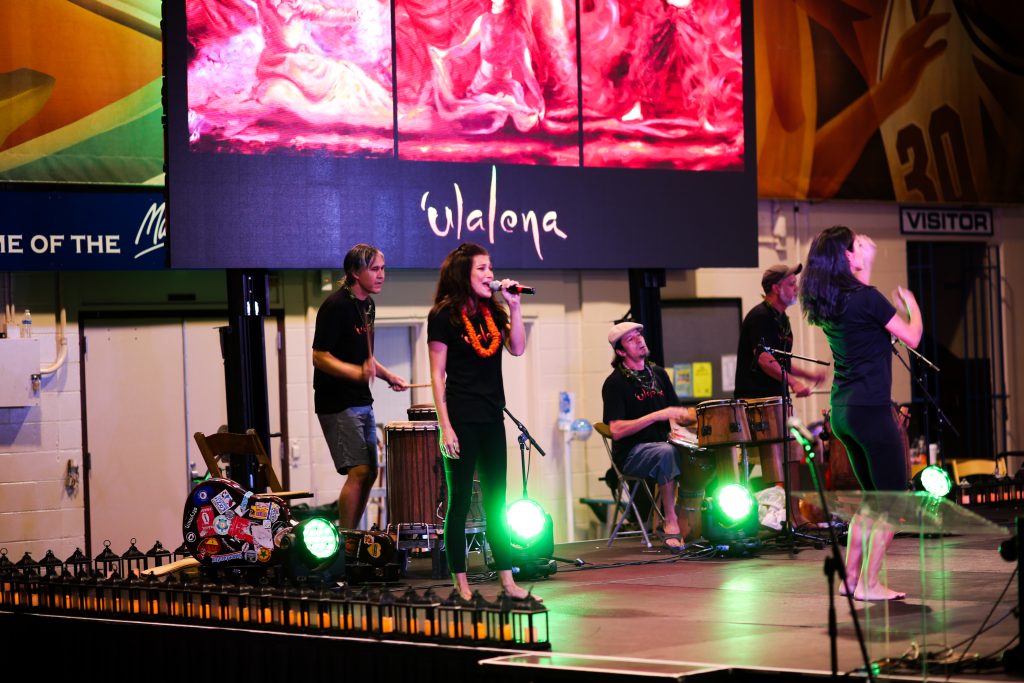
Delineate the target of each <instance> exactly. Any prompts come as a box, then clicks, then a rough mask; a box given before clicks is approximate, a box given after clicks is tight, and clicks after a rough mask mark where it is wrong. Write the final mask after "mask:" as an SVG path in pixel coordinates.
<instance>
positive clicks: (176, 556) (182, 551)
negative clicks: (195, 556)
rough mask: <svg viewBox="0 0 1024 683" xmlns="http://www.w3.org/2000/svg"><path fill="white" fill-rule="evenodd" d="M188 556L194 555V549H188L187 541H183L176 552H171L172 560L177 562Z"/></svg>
mask: <svg viewBox="0 0 1024 683" xmlns="http://www.w3.org/2000/svg"><path fill="white" fill-rule="evenodd" d="M186 557H192V551H191V550H189V549H188V546H187V545H186V544H185V541H182V542H181V545H179V546H178V547H177V548H175V549H174V552H173V553H171V562H177V561H178V560H184V559H185V558H186Z"/></svg>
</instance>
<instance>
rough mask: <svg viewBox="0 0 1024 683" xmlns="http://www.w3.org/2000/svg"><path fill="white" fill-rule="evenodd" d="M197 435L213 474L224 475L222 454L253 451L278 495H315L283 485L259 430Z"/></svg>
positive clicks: (197, 440)
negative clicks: (257, 432) (286, 489)
mask: <svg viewBox="0 0 1024 683" xmlns="http://www.w3.org/2000/svg"><path fill="white" fill-rule="evenodd" d="M194 436H195V440H196V445H197V446H199V452H200V453H202V455H203V460H204V461H205V462H206V467H207V468H208V469H209V470H210V476H212V477H220V476H223V475H222V473H221V464H220V458H221V457H223V456H226V455H251V456H253V457H255V458H256V462H257V463H259V467H260V470H261V471H262V472H263V476H264V477H266V480H267V486H269V487H270V492H271V493H273V494H274V495H275V496H279V497H281V498H284V499H285V500H294V499H296V498H312V497H313V494H312V493H310V492H309V491H285V490H284V487H282V486H281V480H280V479H278V478H277V472H275V471H274V466H273V464H271V462H270V458H269V457H267V452H266V451H265V450H263V442H262V441H260V437H259V435H258V434H256V430H255V429H249V430H246V432H245V434H233V433H231V432H217V433H216V434H210V435H206V434H203V433H202V432H196V433H195V434H194Z"/></svg>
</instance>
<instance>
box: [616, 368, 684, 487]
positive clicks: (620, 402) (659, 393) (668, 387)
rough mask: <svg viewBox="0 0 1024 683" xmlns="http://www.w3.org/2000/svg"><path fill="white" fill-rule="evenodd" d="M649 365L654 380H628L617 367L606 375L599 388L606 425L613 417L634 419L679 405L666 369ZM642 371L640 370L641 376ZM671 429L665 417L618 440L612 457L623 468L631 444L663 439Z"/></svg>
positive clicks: (631, 446) (666, 437)
mask: <svg viewBox="0 0 1024 683" xmlns="http://www.w3.org/2000/svg"><path fill="white" fill-rule="evenodd" d="M648 367H649V368H650V369H651V372H652V374H653V377H651V378H650V379H651V380H653V381H650V382H643V381H637V380H633V379H630V378H628V377H626V375H625V374H623V372H622V371H621V370H618V369H615V370H612V374H610V375H608V379H606V380H605V381H604V386H603V387H602V388H601V396H602V397H603V398H604V416H603V420H604V422H605V424H611V423H612V421H613V420H635V419H637V418H640V417H643V416H644V415H647V414H648V413H653V412H654V411H656V410H661V409H662V408H666V407H668V406H678V405H679V397H678V396H677V395H676V391H675V388H674V387H673V386H672V383H671V382H669V379H668V375H667V374H666V373H665V371H664V370H663V369H661V368H659V367H658V366H656V365H650V366H648ZM643 374H644V373H643V372H641V373H640V375H641V376H643ZM671 429H672V426H671V425H670V424H669V422H668V421H667V420H665V421H662V422H655V423H654V424H652V425H650V426H648V427H646V428H645V429H641V430H640V431H639V432H637V433H636V434H632V435H630V436H627V437H626V438H624V439H619V440H618V441H615V442H614V443H613V444H612V457H613V458H615V462H616V464H618V465H619V467H622V463H623V462H625V460H626V456H627V455H628V454H629V451H630V450H631V449H632V448H633V446H636V445H637V444H640V443H652V442H655V441H665V440H666V439H668V435H669V432H670V431H671Z"/></svg>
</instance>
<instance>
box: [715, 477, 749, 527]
mask: <svg viewBox="0 0 1024 683" xmlns="http://www.w3.org/2000/svg"><path fill="white" fill-rule="evenodd" d="M715 498H716V500H717V501H718V508H719V509H720V510H721V511H722V514H723V515H725V517H726V519H727V520H729V521H732V522H740V521H743V520H744V519H746V517H747V516H748V515H750V511H751V510H752V509H754V497H753V496H752V495H750V491H748V490H747V489H745V488H743V487H742V486H740V485H739V484H727V485H726V486H723V487H722V488H720V489H718V492H717V493H715Z"/></svg>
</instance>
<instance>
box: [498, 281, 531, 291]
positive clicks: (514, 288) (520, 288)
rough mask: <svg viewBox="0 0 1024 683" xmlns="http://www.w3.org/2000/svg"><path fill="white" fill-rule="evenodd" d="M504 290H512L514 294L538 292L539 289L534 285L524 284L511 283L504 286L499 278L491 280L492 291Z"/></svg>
mask: <svg viewBox="0 0 1024 683" xmlns="http://www.w3.org/2000/svg"><path fill="white" fill-rule="evenodd" d="M502 290H504V291H506V292H511V293H513V294H536V293H537V290H536V289H534V288H533V287H524V286H522V285H509V286H508V287H502V286H501V283H500V282H498V281H497V280H491V291H492V292H500V291H502Z"/></svg>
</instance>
